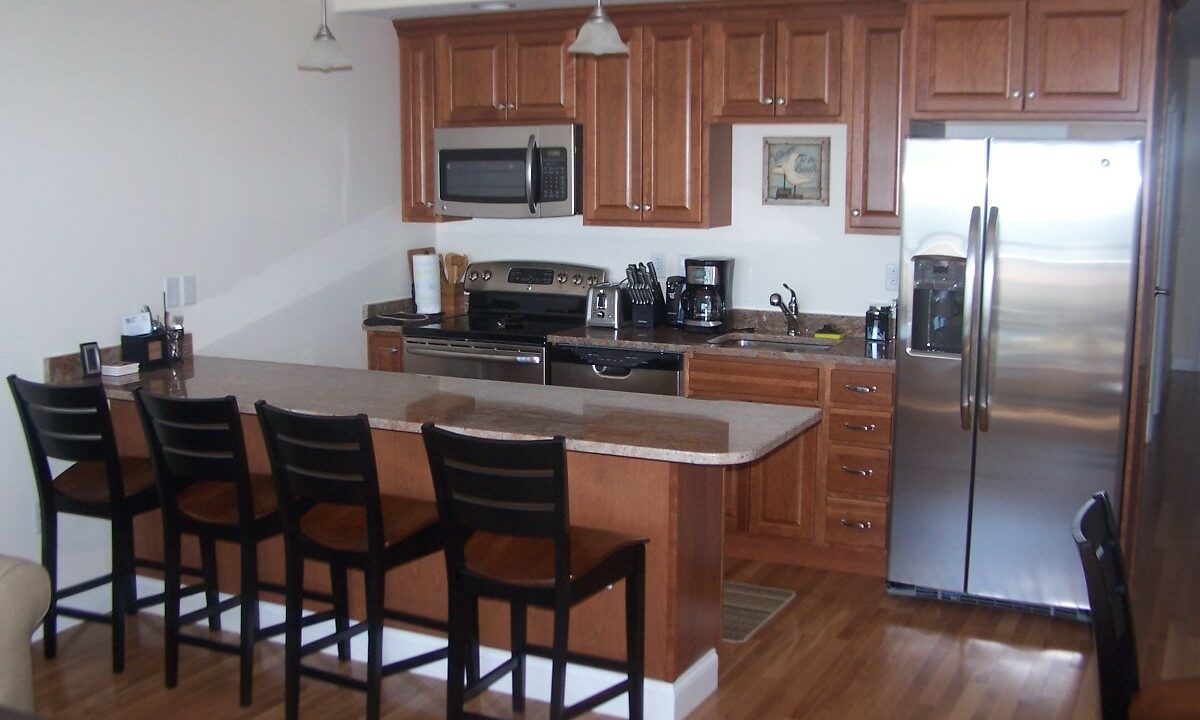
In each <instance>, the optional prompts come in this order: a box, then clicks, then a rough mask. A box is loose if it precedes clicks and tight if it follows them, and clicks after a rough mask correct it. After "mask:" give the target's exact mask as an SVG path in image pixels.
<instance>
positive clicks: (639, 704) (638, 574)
mask: <svg viewBox="0 0 1200 720" xmlns="http://www.w3.org/2000/svg"><path fill="white" fill-rule="evenodd" d="M633 551H634V556H633V570H632V572H630V573H629V577H627V578H625V653H626V655H625V657H626V662H627V663H628V664H629V720H642V715H643V713H644V712H645V698H644V695H643V693H644V692H645V684H646V662H645V660H646V546H645V545H638V546H636V547H635V548H634V549H633Z"/></svg>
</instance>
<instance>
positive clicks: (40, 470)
mask: <svg viewBox="0 0 1200 720" xmlns="http://www.w3.org/2000/svg"><path fill="white" fill-rule="evenodd" d="M8 386H9V388H10V389H11V390H12V395H13V400H14V401H15V402H16V405H17V415H18V416H19V417H20V419H21V427H22V428H23V429H24V431H25V443H26V445H27V446H28V448H29V459H30V461H31V462H32V463H33V474H34V479H35V480H36V481H37V490H38V508H39V515H40V519H41V524H42V565H44V566H45V567H46V571H47V572H48V573H49V575H50V588H51V599H50V607H49V609H48V610H47V611H46V617H45V620H44V621H43V625H42V637H43V645H42V647H43V651H44V652H45V655H46V657H47V658H53V657H54V656H55V655H56V654H57V652H58V617H59V616H60V615H62V616H64V617H69V618H75V619H78V620H89V621H94V622H102V623H108V624H110V625H112V667H113V672H115V673H119V672H123V671H124V669H125V617H126V616H127V615H131V614H133V613H135V612H136V611H137V610H138V609H139V608H143V607H146V606H148V605H154V604H156V603H159V602H162V599H163V595H162V594H161V593H160V594H156V595H151V596H148V597H144V598H138V597H137V586H136V583H135V574H136V569H137V568H138V567H144V568H150V569H155V570H161V569H162V564H161V563H157V562H152V561H148V560H139V559H137V558H136V557H135V556H134V551H133V518H134V517H135V516H137V515H140V514H142V513H145V512H149V511H151V510H154V509H155V508H157V507H158V493H157V492H156V491H155V489H154V473H153V472H152V471H151V468H150V461H149V460H148V459H146V458H131V457H122V456H121V455H119V454H118V452H117V444H116V440H115V438H114V435H113V426H112V417H111V416H110V414H109V410H108V399H107V398H106V397H105V394H104V388H103V387H102V386H101V385H100V384H99V383H94V384H84V385H44V384H42V383H36V382H31V381H29V380H22V379H21V378H19V377H17V376H16V375H9V376H8ZM51 458H53V459H55V460H64V461H68V462H73V463H74V464H73V465H71V466H70V467H68V468H67V469H66V470H63V471H62V472H61V473H59V474H58V475H57V476H56V475H54V474H53V473H52V472H51V470H50V462H49V461H50V459H51ZM59 513H67V514H71V515H82V516H85V517H91V518H99V519H102V520H107V521H108V522H109V526H110V527H111V532H112V540H111V557H112V570H111V572H109V573H105V574H103V575H100V576H97V577H94V578H92V579H90V580H85V581H83V582H80V583H76V584H74V585H71V586H69V587H65V588H60V587H59V586H58V514H59ZM105 584H111V585H112V611H111V612H110V613H108V614H101V613H96V612H92V611H90V610H84V609H81V608H75V607H68V606H64V605H61V604H60V603H61V602H62V601H63V600H65V599H67V598H69V597H73V596H75V595H78V594H80V593H83V592H86V591H88V590H92V589H95V588H97V587H100V586H102V585H105Z"/></svg>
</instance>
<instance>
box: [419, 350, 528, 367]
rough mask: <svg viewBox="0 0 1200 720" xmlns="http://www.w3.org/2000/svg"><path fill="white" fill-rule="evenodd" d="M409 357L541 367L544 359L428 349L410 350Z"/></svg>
mask: <svg viewBox="0 0 1200 720" xmlns="http://www.w3.org/2000/svg"><path fill="white" fill-rule="evenodd" d="M408 354H409V355H423V356H425V357H437V358H455V359H458V360H464V359H468V358H469V359H471V360H483V361H484V362H496V363H506V364H508V365H540V364H541V363H542V358H541V356H540V355H492V354H489V353H474V352H456V351H454V350H430V349H428V348H414V347H410V348H408Z"/></svg>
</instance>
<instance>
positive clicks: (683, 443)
mask: <svg viewBox="0 0 1200 720" xmlns="http://www.w3.org/2000/svg"><path fill="white" fill-rule="evenodd" d="M138 384H139V383H131V384H125V385H114V384H105V386H104V387H105V390H106V391H107V393H108V396H109V397H110V398H112V399H117V400H132V399H133V388H134V387H136V386H137V385H138ZM140 385H141V386H142V387H144V388H145V389H146V390H147V391H149V392H153V393H158V394H164V395H172V396H175V397H197V398H198V397H220V396H224V395H235V396H237V398H238V404H239V406H240V407H241V409H242V412H244V413H253V412H254V402H255V401H256V400H258V399H259V398H263V399H265V400H266V401H267V402H269V403H271V404H273V405H276V406H279V407H283V408H287V409H290V410H296V411H300V412H310V413H318V414H336V415H349V414H354V413H365V414H366V415H367V416H368V417H369V418H370V419H371V426H372V427H376V428H380V429H385V430H398V431H401V432H413V433H415V432H420V428H421V424H422V423H424V422H427V421H432V422H435V423H437V424H438V425H439V426H442V427H445V428H447V429H450V430H457V431H462V432H467V433H470V434H472V435H480V436H483V437H491V438H500V439H519V440H523V439H533V438H545V437H550V436H553V435H563V436H564V437H565V438H566V446H567V449H568V450H573V451H577V452H585V453H596V454H601V455H622V456H627V457H638V458H645V459H650V460H664V461H668V462H682V463H690V464H697V465H736V464H740V463H746V462H750V461H752V460H756V459H758V458H760V457H762V456H763V455H766V454H767V453H769V452H770V451H771V450H774V449H775V448H777V447H779V446H780V445H782V444H783V443H785V442H787V441H788V440H790V439H791V438H793V437H795V436H797V435H799V434H800V433H802V432H804V431H805V430H807V429H808V428H810V427H812V426H814V425H816V424H817V422H819V421H820V419H821V412H820V410H818V409H816V408H802V407H791V406H785V405H770V404H753V403H742V402H729V401H717V400H692V399H688V398H677V397H663V396H659V395H640V394H635V393H624V392H614V391H610V390H585V389H580V388H565V387H549V386H543V385H526V384H520V383H507V382H494V381H490V380H466V379H461V378H447V377H432V376H428V375H409V374H406V373H381V372H373V371H370V370H349V369H343V368H331V367H319V366H312V365H291V364H285V363H271V362H260V361H255V360H233V359H227V358H215V357H203V356H202V357H193V358H190V359H188V360H185V361H184V362H183V363H181V364H178V365H173V366H171V367H168V368H164V369H161V370H151V371H147V372H143V373H142V374H141V376H140Z"/></svg>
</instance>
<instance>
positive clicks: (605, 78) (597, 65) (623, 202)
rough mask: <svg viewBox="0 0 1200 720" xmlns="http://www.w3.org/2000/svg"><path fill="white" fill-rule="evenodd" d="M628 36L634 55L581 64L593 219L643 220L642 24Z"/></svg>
mask: <svg viewBox="0 0 1200 720" xmlns="http://www.w3.org/2000/svg"><path fill="white" fill-rule="evenodd" d="M622 39H623V40H624V41H625V42H627V43H628V44H629V55H627V56H626V55H604V56H601V57H595V58H587V59H586V60H584V61H583V62H582V63H581V65H582V68H583V85H584V93H583V95H584V97H583V105H584V118H585V121H584V123H583V134H584V137H583V157H584V162H583V171H584V174H585V177H584V182H583V193H584V194H583V216H584V219H585V221H588V222H597V223H618V224H619V223H631V222H636V221H639V220H640V219H641V206H642V93H641V85H642V81H641V78H642V29H641V28H640V27H632V28H627V29H623V32H622ZM634 208H637V209H636V210H635V209H634Z"/></svg>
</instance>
